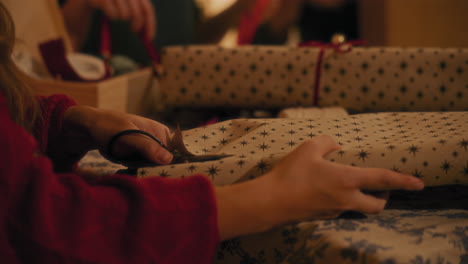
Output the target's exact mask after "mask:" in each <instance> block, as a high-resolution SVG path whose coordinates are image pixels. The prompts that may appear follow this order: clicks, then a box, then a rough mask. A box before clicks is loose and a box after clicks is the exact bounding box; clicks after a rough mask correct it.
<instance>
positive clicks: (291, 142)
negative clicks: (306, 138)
mask: <svg viewBox="0 0 468 264" xmlns="http://www.w3.org/2000/svg"><path fill="white" fill-rule="evenodd" d="M286 144H287V145H288V146H290V147H294V146H295V145H296V144H297V143H296V142H294V141H292V140H291V141H289V142H288V143H286Z"/></svg>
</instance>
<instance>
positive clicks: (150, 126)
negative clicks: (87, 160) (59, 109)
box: [62, 106, 173, 166]
mask: <svg viewBox="0 0 468 264" xmlns="http://www.w3.org/2000/svg"><path fill="white" fill-rule="evenodd" d="M130 129H131V130H142V131H144V132H147V133H149V134H151V135H153V136H155V137H157V138H158V139H159V140H160V141H161V142H162V143H163V144H165V145H168V142H169V140H170V131H169V129H168V128H167V126H165V125H163V124H161V123H159V122H156V121H153V120H150V119H147V118H144V117H140V116H136V115H131V114H126V113H120V112H115V111H110V110H102V109H96V108H92V107H87V106H73V107H70V108H69V109H68V110H67V111H66V112H65V115H64V124H63V133H62V135H63V140H62V142H63V144H64V146H63V147H64V148H65V151H66V152H67V153H70V154H72V155H73V153H74V155H76V154H77V153H79V154H82V155H84V154H85V153H86V152H87V151H89V150H93V149H99V150H100V152H101V153H102V154H103V155H104V156H106V157H108V156H107V154H108V150H107V147H108V144H109V141H110V139H111V138H112V137H113V136H114V135H115V134H117V133H119V132H121V131H123V130H130ZM113 146H114V147H113V149H112V153H113V156H112V158H113V159H118V160H122V162H121V163H122V164H124V165H127V166H133V165H135V164H134V162H129V163H126V162H125V160H126V159H127V158H129V157H134V156H135V155H138V156H140V157H142V158H143V159H145V160H146V163H148V162H149V163H154V164H169V163H170V162H171V161H172V158H173V156H172V154H171V153H170V152H169V151H168V150H166V149H165V148H164V147H162V146H161V145H160V144H158V143H157V142H156V141H154V140H153V139H151V138H149V137H148V136H145V135H142V134H129V135H124V136H121V137H119V138H118V139H117V141H116V142H115V144H114V145H113Z"/></svg>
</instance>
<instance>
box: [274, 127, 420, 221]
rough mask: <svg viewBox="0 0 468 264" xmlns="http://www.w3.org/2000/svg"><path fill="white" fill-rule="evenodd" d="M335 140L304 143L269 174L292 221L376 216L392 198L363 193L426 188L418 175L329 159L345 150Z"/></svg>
mask: <svg viewBox="0 0 468 264" xmlns="http://www.w3.org/2000/svg"><path fill="white" fill-rule="evenodd" d="M340 148H341V147H340V145H338V144H337V143H335V142H334V141H333V139H332V138H331V137H329V136H321V137H317V138H315V139H312V140H309V141H306V142H304V143H303V144H302V145H301V146H299V147H298V148H297V149H296V150H294V151H293V152H292V153H290V154H289V155H288V156H286V157H285V158H284V159H283V160H282V161H281V162H280V163H279V164H278V165H277V166H276V167H275V168H274V169H273V170H272V171H271V172H269V173H268V174H267V175H265V178H267V179H268V180H269V182H270V183H269V184H270V187H271V188H272V190H274V191H273V195H275V196H276V199H277V203H278V206H279V207H280V208H282V210H278V211H277V212H278V213H279V214H282V215H287V216H288V219H285V220H286V221H297V220H305V219H316V218H334V217H337V216H339V215H340V214H341V213H343V212H344V211H349V210H352V211H359V212H362V213H368V214H376V213H379V212H381V211H382V210H383V209H384V207H385V204H386V198H385V197H380V196H374V195H370V194H366V193H365V192H363V191H371V192H372V191H388V190H395V189H404V190H421V189H422V188H423V186H424V185H423V182H422V181H421V180H420V179H418V178H416V177H413V176H409V175H403V174H400V173H397V172H394V171H390V170H386V169H376V168H359V167H353V166H348V165H342V164H338V163H334V162H331V161H328V160H326V159H325V158H324V157H325V156H326V155H327V154H329V153H331V152H333V151H337V150H340Z"/></svg>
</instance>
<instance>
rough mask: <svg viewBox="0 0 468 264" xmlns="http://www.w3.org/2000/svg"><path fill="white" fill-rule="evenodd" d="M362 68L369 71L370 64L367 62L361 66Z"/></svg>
mask: <svg viewBox="0 0 468 264" xmlns="http://www.w3.org/2000/svg"><path fill="white" fill-rule="evenodd" d="M361 68H362V69H363V70H367V69H368V68H369V64H367V62H363V63H362V64H361Z"/></svg>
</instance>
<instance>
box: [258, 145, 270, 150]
mask: <svg viewBox="0 0 468 264" xmlns="http://www.w3.org/2000/svg"><path fill="white" fill-rule="evenodd" d="M258 148H259V149H260V150H263V151H265V150H267V149H269V148H270V146H268V145H267V144H265V143H262V144H260V145H258Z"/></svg>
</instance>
